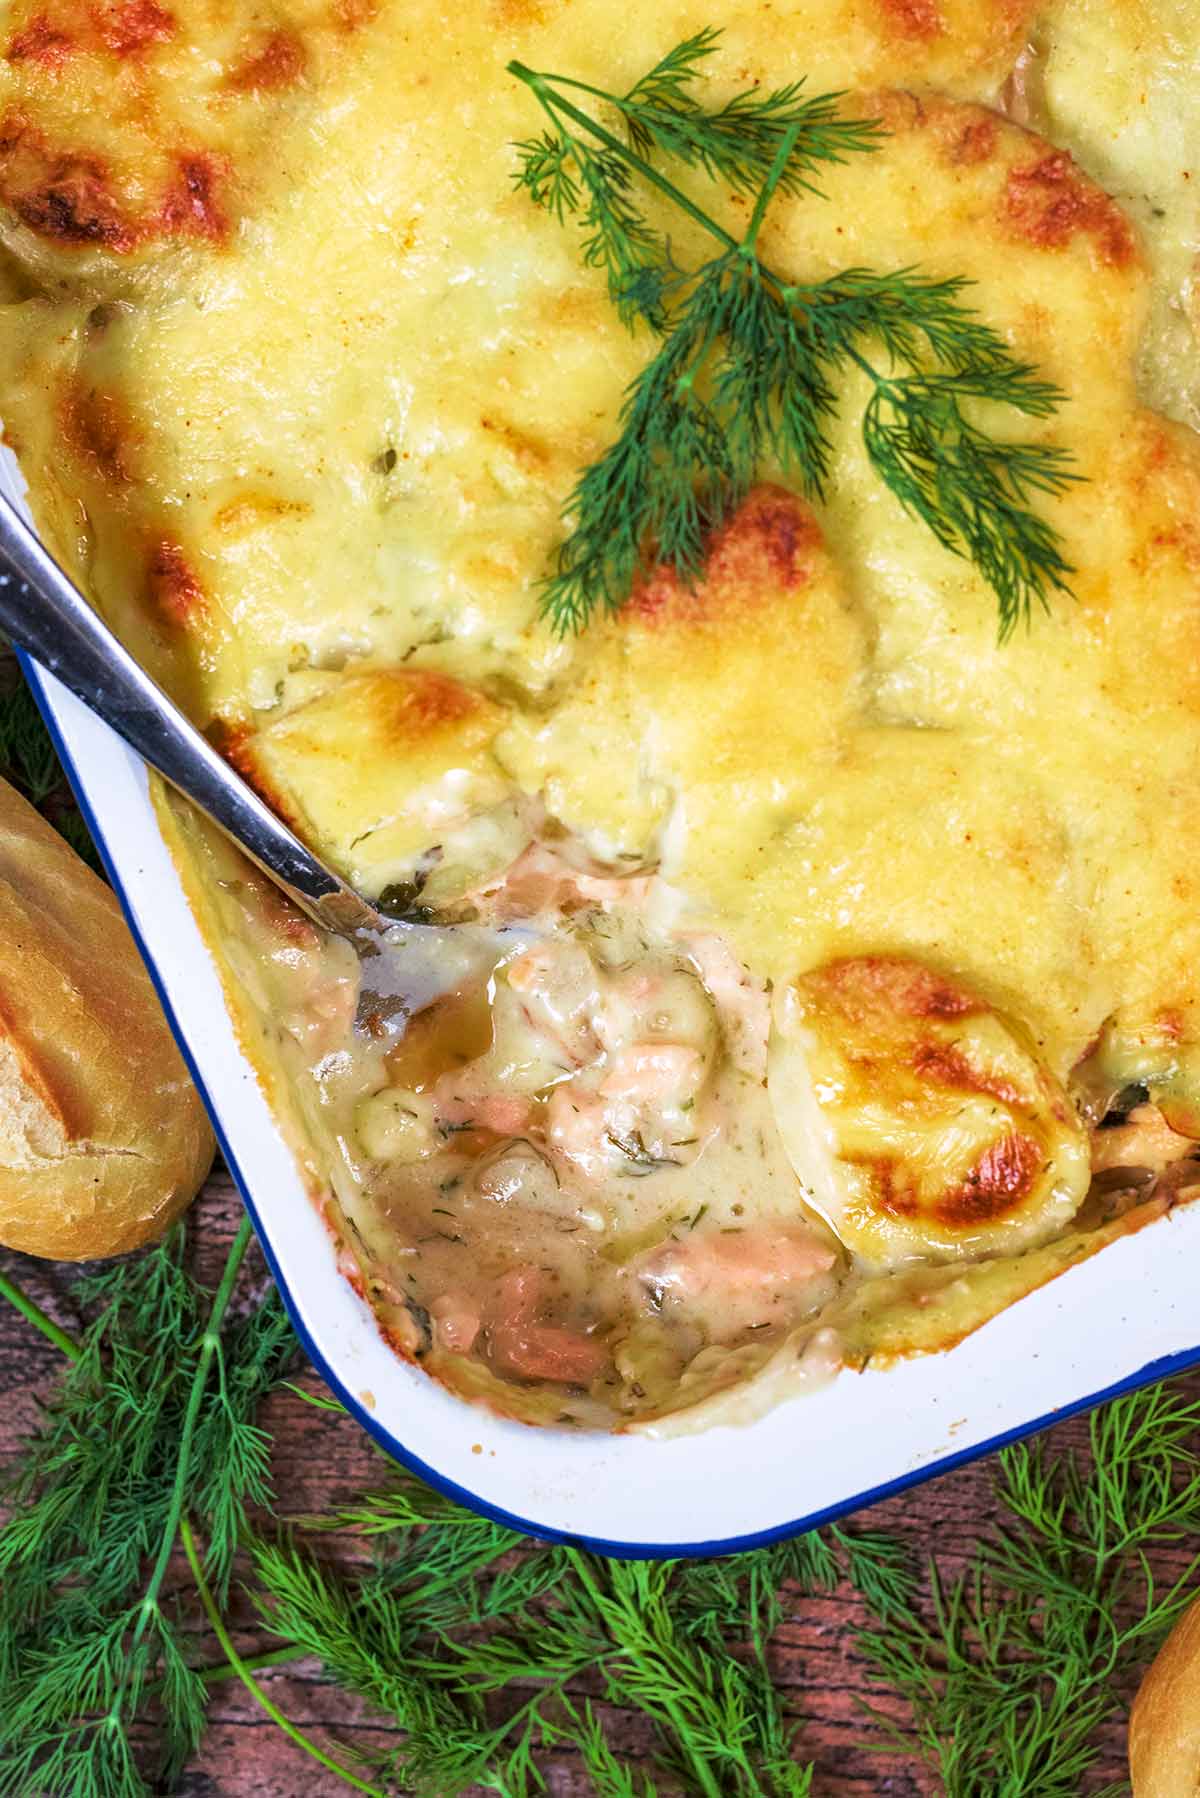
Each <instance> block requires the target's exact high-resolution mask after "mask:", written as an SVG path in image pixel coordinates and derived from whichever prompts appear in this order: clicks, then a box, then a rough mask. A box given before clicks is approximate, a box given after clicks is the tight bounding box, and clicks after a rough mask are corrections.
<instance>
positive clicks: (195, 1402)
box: [132, 1217, 254, 1647]
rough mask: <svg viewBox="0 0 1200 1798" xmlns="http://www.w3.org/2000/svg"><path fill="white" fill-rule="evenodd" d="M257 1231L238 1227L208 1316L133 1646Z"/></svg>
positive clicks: (171, 1543)
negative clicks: (223, 1326)
mask: <svg viewBox="0 0 1200 1798" xmlns="http://www.w3.org/2000/svg"><path fill="white" fill-rule="evenodd" d="M253 1233H254V1232H253V1228H252V1226H251V1223H250V1219H249V1218H248V1217H243V1219H242V1221H241V1223H240V1224H239V1225H238V1230H237V1235H236V1236H235V1237H234V1239H233V1242H232V1244H231V1246H230V1250H229V1254H228V1256H227V1257H226V1261H225V1271H224V1273H223V1274H222V1275H221V1283H220V1285H219V1286H218V1287H217V1291H216V1296H215V1297H214V1299H213V1302H212V1309H211V1310H210V1312H209V1314H208V1322H207V1323H206V1324H205V1326H204V1336H203V1338H202V1340H201V1343H200V1354H199V1356H198V1357H197V1360H196V1372H195V1374H194V1375H193V1378H192V1390H191V1391H190V1392H189V1394H188V1402H187V1410H186V1411H185V1413H184V1417H183V1428H182V1429H181V1430H180V1432H179V1455H178V1459H177V1460H176V1463H175V1481H174V1484H173V1485H172V1487H171V1500H170V1504H169V1505H168V1507H167V1520H166V1523H165V1524H164V1525H163V1533H162V1541H161V1542H160V1543H159V1545H158V1555H157V1557H156V1559H155V1562H154V1566H153V1568H152V1569H151V1572H150V1577H149V1579H148V1580H147V1581H146V1590H145V1592H144V1593H143V1594H142V1602H141V1605H140V1607H139V1610H138V1620H137V1624H136V1626H135V1628H134V1632H133V1643H132V1646H133V1647H136V1646H137V1644H138V1642H139V1641H140V1640H141V1638H142V1636H143V1635H144V1634H145V1631H146V1625H147V1624H148V1622H149V1621H150V1618H151V1616H152V1615H153V1614H154V1612H155V1611H156V1610H157V1608H158V1594H159V1589H160V1588H161V1586H162V1583H163V1579H164V1578H165V1576H166V1571H167V1563H168V1562H169V1561H170V1559H171V1551H172V1550H173V1548H174V1547H175V1538H176V1536H177V1535H178V1534H179V1526H180V1523H181V1521H182V1519H183V1507H184V1501H185V1499H186V1496H187V1477H188V1463H189V1461H190V1460H191V1458H192V1438H193V1436H194V1435H195V1433H196V1424H197V1422H198V1420H199V1417H200V1406H201V1404H202V1402H203V1399H204V1388H205V1387H206V1386H207V1384H208V1372H209V1368H210V1367H211V1366H212V1363H213V1357H214V1355H215V1354H216V1352H217V1348H218V1346H219V1344H220V1340H221V1320H222V1319H223V1318H224V1316H225V1313H226V1311H227V1310H228V1308H229V1301H230V1299H231V1298H232V1297H233V1289H234V1286H235V1285H236V1283H237V1277H238V1272H239V1270H240V1268H241V1265H242V1261H243V1259H244V1257H245V1254H246V1250H247V1249H248V1248H249V1247H250V1238H251V1236H252V1235H253Z"/></svg>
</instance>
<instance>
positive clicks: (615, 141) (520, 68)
mask: <svg viewBox="0 0 1200 1798" xmlns="http://www.w3.org/2000/svg"><path fill="white" fill-rule="evenodd" d="M506 73H507V74H509V75H515V76H516V77H517V80H518V81H523V82H524V83H525V85H526V86H527V87H529V88H532V90H533V92H534V93H535V94H536V95H537V98H538V101H539V103H540V105H541V106H542V108H543V110H544V111H545V112H547V113H549V114H550V116H551V118H552V119H553V115H554V113H556V112H560V113H563V114H564V115H565V116H566V117H567V118H569V119H572V120H574V122H575V124H577V125H582V127H583V129H584V130H585V131H587V132H588V133H589V134H590V135H591V136H592V137H594V138H595V139H596V140H597V141H598V142H599V143H602V144H603V145H604V147H605V148H606V149H608V150H611V151H612V152H613V154H614V155H616V156H619V157H620V158H621V159H622V161H623V162H627V163H628V164H629V166H630V168H632V169H636V170H637V172H638V174H639V175H641V177H642V179H643V180H644V181H648V182H649V183H650V185H651V186H652V187H657V189H658V191H659V192H660V193H662V194H665V195H666V197H667V199H668V200H672V201H673V202H674V203H675V205H676V206H679V207H681V208H682V210H683V211H684V212H686V213H687V214H688V217H689V218H692V219H694V220H695V221H696V223H697V224H698V225H700V226H701V227H702V228H703V229H704V230H705V231H707V232H708V234H709V236H710V237H715V238H716V239H717V240H718V242H719V243H723V244H724V246H725V248H726V249H727V250H736V249H737V247H738V241H737V238H736V237H731V236H730V234H729V232H728V231H726V230H725V228H724V226H722V225H718V223H717V221H716V220H715V219H712V218H709V216H708V214H707V212H705V211H704V210H703V208H702V207H700V206H697V205H696V203H695V201H694V200H689V199H688V197H687V195H686V194H685V193H683V192H682V191H681V189H679V188H678V187H676V185H675V183H674V182H673V181H668V180H667V177H666V176H665V175H660V174H659V172H658V170H657V169H656V168H655V167H654V165H653V164H652V163H649V162H647V161H646V160H645V158H644V157H641V156H639V155H638V153H637V151H636V150H631V149H630V148H629V146H628V144H623V143H622V142H621V140H620V138H619V137H616V136H614V134H613V133H612V132H611V131H607V130H606V129H605V127H604V126H603V125H601V124H599V123H598V122H597V121H596V120H595V119H592V118H589V117H588V115H587V113H586V112H584V111H582V109H581V108H580V107H578V106H575V105H573V104H572V102H571V101H570V100H564V98H563V96H562V95H561V94H558V93H555V91H554V89H553V88H552V87H551V86H550V81H552V80H553V79H554V77H553V76H550V77H547V76H545V75H539V74H538V72H537V70H536V69H530V68H527V67H526V66H525V64H524V63H523V62H510V63H509V64H508V65H507V68H506ZM602 97H603V98H604V99H607V100H612V103H613V105H616V101H615V100H613V97H612V95H611V94H605V95H603V96H602Z"/></svg>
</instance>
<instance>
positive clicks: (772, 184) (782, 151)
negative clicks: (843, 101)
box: [741, 125, 801, 261]
mask: <svg viewBox="0 0 1200 1798" xmlns="http://www.w3.org/2000/svg"><path fill="white" fill-rule="evenodd" d="M800 131H801V127H800V126H799V125H793V126H792V128H791V130H790V131H789V132H788V133H787V134H786V136H785V137H783V138H782V139H781V140H780V144H779V148H778V149H777V150H776V152H775V160H774V162H773V163H772V164H771V172H770V174H769V175H768V176H767V178H766V180H765V181H764V182H763V184H762V186H761V188H760V189H759V192H758V198H757V200H756V201H755V202H754V211H753V212H752V213H751V214H750V223H749V225H748V226H747V228H746V235H745V237H744V238H743V239H742V246H741V248H742V255H743V256H746V257H751V258H753V259H754V260H755V261H757V260H758V258H757V256H755V251H754V246H755V244H756V243H757V242H758V234H759V232H760V231H761V229H762V222H763V219H764V218H765V217H766V214H767V207H768V206H769V205H770V204H771V201H772V200H773V199H774V197H775V189H776V188H777V187H778V186H779V183H780V182H781V181H782V180H783V176H784V171H785V169H786V168H787V165H788V163H789V162H790V161H791V159H792V151H793V150H794V149H795V148H796V145H797V143H798V142H799V140H800Z"/></svg>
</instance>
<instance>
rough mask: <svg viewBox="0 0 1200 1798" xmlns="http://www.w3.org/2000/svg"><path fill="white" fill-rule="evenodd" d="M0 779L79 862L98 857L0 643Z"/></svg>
mask: <svg viewBox="0 0 1200 1798" xmlns="http://www.w3.org/2000/svg"><path fill="white" fill-rule="evenodd" d="M0 777H3V778H4V779H5V780H7V781H9V782H11V784H12V785H13V786H15V787H16V788H17V790H18V792H20V793H21V794H22V795H23V796H24V797H25V798H26V799H28V800H29V802H30V804H31V805H35V806H37V807H38V809H39V810H41V811H42V813H43V815H44V816H45V817H46V818H47V820H48V821H49V822H50V823H51V824H53V826H54V828H55V829H56V830H57V831H58V833H59V835H60V836H62V837H65V838H66V840H67V842H68V843H69V844H70V845H71V847H72V849H74V851H75V853H76V854H77V855H78V856H79V857H80V858H81V860H83V861H85V862H87V864H88V865H89V867H91V868H94V869H96V870H97V871H98V872H99V871H100V858H99V857H98V855H97V854H96V850H95V846H94V845H93V843H92V839H91V837H90V836H89V834H88V830H87V826H86V825H85V824H84V822H83V819H82V818H81V817H80V815H79V812H78V810H77V809H76V806H75V803H74V800H73V799H72V798H71V796H70V793H69V791H68V789H67V782H66V776H65V775H64V773H63V771H62V767H61V765H60V763H59V759H58V755H57V753H56V751H55V748H54V744H53V742H52V741H51V738H50V732H49V731H48V730H47V729H46V724H45V720H44V719H43V718H42V714H41V712H40V711H39V710H38V705H37V701H36V700H35V699H34V697H33V693H32V691H31V689H30V687H29V686H28V684H27V682H26V681H25V679H24V677H23V676H22V674H21V671H20V668H19V667H18V665H17V662H16V658H15V657H14V656H13V655H12V654H11V652H7V653H6V652H5V650H4V647H3V645H0Z"/></svg>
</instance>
